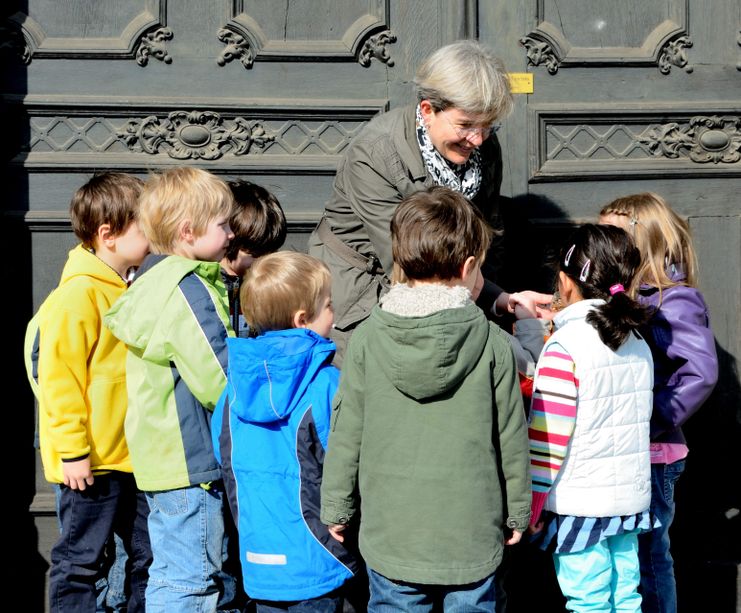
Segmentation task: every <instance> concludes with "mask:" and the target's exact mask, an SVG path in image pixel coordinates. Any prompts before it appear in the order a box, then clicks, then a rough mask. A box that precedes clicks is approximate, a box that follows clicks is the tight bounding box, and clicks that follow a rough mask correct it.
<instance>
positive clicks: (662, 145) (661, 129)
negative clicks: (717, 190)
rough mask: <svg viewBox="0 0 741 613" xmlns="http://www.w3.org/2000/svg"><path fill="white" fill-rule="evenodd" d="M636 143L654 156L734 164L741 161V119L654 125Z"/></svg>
mask: <svg viewBox="0 0 741 613" xmlns="http://www.w3.org/2000/svg"><path fill="white" fill-rule="evenodd" d="M638 140H639V141H640V142H642V143H644V144H646V145H647V146H648V148H649V149H650V150H651V152H652V153H653V154H654V155H655V156H659V157H661V156H663V157H667V158H678V157H681V156H683V155H687V156H689V158H690V159H691V160H692V161H693V162H699V163H701V164H705V163H708V162H713V163H714V164H718V163H720V162H723V163H726V164H733V163H735V162H738V161H739V160H741V117H733V116H726V117H720V116H717V115H716V116H712V117H703V116H698V117H692V118H691V119H690V120H689V122H688V123H686V124H679V123H667V124H663V125H659V126H656V127H655V128H653V129H652V130H651V131H650V132H649V133H648V134H646V135H645V136H643V137H641V138H639V139H638Z"/></svg>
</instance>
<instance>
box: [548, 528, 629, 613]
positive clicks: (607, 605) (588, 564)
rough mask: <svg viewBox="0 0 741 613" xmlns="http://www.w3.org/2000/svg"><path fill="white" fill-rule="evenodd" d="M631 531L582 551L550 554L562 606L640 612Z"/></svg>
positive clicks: (589, 612)
mask: <svg viewBox="0 0 741 613" xmlns="http://www.w3.org/2000/svg"><path fill="white" fill-rule="evenodd" d="M636 536H637V535H636V533H635V532H629V533H626V534H617V535H615V536H608V537H607V538H605V539H602V540H601V541H599V542H598V543H596V544H594V545H592V546H591V547H587V548H586V549H583V550H582V551H575V552H573V553H554V554H553V562H554V564H555V566H556V576H557V577H558V585H560V586H561V591H562V592H563V595H564V596H565V597H566V609H567V610H569V611H574V612H575V613H613V612H614V611H620V612H621V613H641V596H640V594H638V582H639V581H640V571H639V569H638V540H637V538H636Z"/></svg>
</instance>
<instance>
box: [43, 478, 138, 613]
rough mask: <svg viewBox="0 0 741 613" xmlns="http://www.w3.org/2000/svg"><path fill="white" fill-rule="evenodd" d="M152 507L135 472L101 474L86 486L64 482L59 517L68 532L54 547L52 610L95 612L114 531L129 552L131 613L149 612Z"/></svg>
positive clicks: (50, 595)
mask: <svg viewBox="0 0 741 613" xmlns="http://www.w3.org/2000/svg"><path fill="white" fill-rule="evenodd" d="M148 515H149V506H148V505H147V501H146V498H145V497H144V494H142V493H141V492H139V491H138V490H137V489H136V484H135V483H134V476H133V475H131V474H129V473H121V472H115V471H114V472H110V473H108V474H105V475H97V476H96V477H95V482H94V483H93V485H92V486H89V487H88V488H87V489H85V490H84V491H78V490H71V489H70V488H68V487H66V486H64V485H62V486H61V489H60V498H59V519H60V521H61V524H62V533H61V535H60V537H59V540H58V541H57V543H56V544H55V545H54V547H53V548H52V550H51V572H50V575H49V600H50V610H51V611H52V612H55V613H56V612H66V611H90V612H92V611H95V609H96V603H95V601H96V595H97V592H96V588H95V583H96V581H97V580H98V579H99V578H100V577H101V576H102V572H103V564H102V562H103V559H104V557H105V547H106V543H107V542H108V539H109V537H110V536H111V534H112V533H115V534H117V535H118V536H119V537H121V540H122V541H123V545H124V548H125V549H126V553H127V554H128V556H129V573H128V575H129V578H130V584H129V588H130V589H129V594H130V595H129V604H128V611H129V612H130V613H139V612H141V613H144V602H145V596H144V594H145V590H146V586H147V576H148V569H149V565H150V564H151V562H152V550H151V547H150V544H149V533H148V532H147V516H148Z"/></svg>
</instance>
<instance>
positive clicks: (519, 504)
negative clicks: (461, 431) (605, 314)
mask: <svg viewBox="0 0 741 613" xmlns="http://www.w3.org/2000/svg"><path fill="white" fill-rule="evenodd" d="M489 327H490V330H491V332H490V333H492V334H497V335H499V334H500V333H499V328H497V326H496V325H495V324H489ZM498 340H499V342H497V343H496V345H495V354H494V358H495V364H494V373H493V376H494V381H493V383H494V400H495V409H496V411H497V420H498V427H499V433H498V434H499V441H498V444H499V449H500V454H501V457H500V462H501V466H502V474H503V476H504V484H503V485H504V487H505V490H506V492H507V510H506V511H507V519H506V525H507V527H508V528H511V529H513V530H519V531H521V532H522V531H524V530H525V529H526V528H527V526H528V522H529V520H530V501H531V494H530V475H529V473H528V465H529V462H528V444H527V424H526V423H525V409H524V408H523V406H522V394H521V393H520V385H519V381H518V378H517V367H516V366H515V357H514V354H513V353H512V348H511V347H510V345H509V343H508V342H507V341H506V340H505V339H504V337H503V335H502V336H499V339H498Z"/></svg>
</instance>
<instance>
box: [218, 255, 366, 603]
mask: <svg viewBox="0 0 741 613" xmlns="http://www.w3.org/2000/svg"><path fill="white" fill-rule="evenodd" d="M330 289H331V283H330V276H329V270H328V269H327V267H326V266H325V265H324V264H323V263H322V262H321V261H320V260H317V259H316V258H313V257H311V256H308V255H305V254H302V253H294V252H288V251H283V252H279V253H273V254H270V255H266V256H263V257H260V258H258V259H257V260H255V262H254V264H253V265H252V267H251V268H250V269H249V271H248V272H247V274H246V276H245V280H244V283H243V285H242V306H243V309H244V316H245V318H246V320H247V323H248V324H249V327H250V330H251V331H252V333H254V334H256V335H257V336H256V337H255V338H238V339H229V341H228V345H229V375H228V381H227V386H226V390H225V391H224V395H223V396H222V398H221V400H220V401H219V404H218V405H217V407H216V411H215V412H214V420H213V440H214V447H215V448H216V450H217V457H219V459H220V461H221V464H222V466H223V467H224V480H225V483H226V491H227V494H228V496H229V502H230V506H231V509H232V514H233V516H234V519H235V522H236V524H237V531H238V533H239V545H240V551H241V556H240V558H241V560H242V570H243V576H244V587H245V591H246V592H247V593H248V594H249V596H250V597H251V598H253V599H254V600H255V601H256V607H257V611H258V613H261V612H263V611H264V612H266V613H267V612H273V611H279V610H294V608H293V607H295V608H296V610H311V611H316V612H326V613H334V611H338V610H341V609H340V608H339V607H340V603H341V596H340V592H339V589H340V588H341V587H342V586H343V584H344V583H345V582H346V581H347V580H348V579H350V578H351V577H352V576H353V573H354V571H355V560H354V559H353V557H352V556H351V555H350V554H349V553H348V552H347V550H346V549H345V548H344V547H343V546H342V545H341V544H340V543H338V542H337V541H335V540H334V539H333V538H331V536H330V535H329V531H328V530H327V528H326V526H324V525H323V524H322V523H321V521H320V520H319V512H318V511H319V487H320V485H321V482H322V465H323V460H324V452H325V449H326V447H327V438H328V436H329V429H330V413H331V403H332V397H333V396H334V394H335V391H336V389H337V383H338V380H339V371H338V370H337V369H336V368H335V367H334V366H332V365H331V364H332V359H333V358H334V353H335V345H334V343H333V342H332V341H330V340H329V333H330V330H331V329H332V324H333V322H334V312H333V309H332V302H331V297H330ZM302 607H305V608H302Z"/></svg>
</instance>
